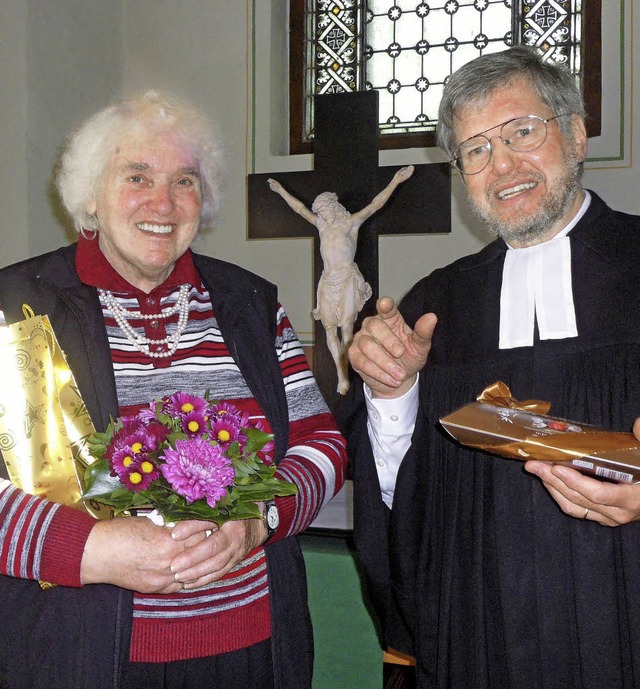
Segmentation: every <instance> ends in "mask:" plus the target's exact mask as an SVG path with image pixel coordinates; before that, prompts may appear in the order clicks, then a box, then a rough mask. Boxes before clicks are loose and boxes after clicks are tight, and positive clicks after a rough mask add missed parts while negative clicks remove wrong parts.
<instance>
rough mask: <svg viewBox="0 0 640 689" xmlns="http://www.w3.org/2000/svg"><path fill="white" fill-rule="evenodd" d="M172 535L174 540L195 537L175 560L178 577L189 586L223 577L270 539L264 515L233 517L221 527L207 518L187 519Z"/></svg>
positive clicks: (203, 584)
mask: <svg viewBox="0 0 640 689" xmlns="http://www.w3.org/2000/svg"><path fill="white" fill-rule="evenodd" d="M207 532H208V537H207V538H204V539H203V538H202V535H203V534H206V533H207ZM171 535H172V537H173V539H174V540H179V541H182V540H185V541H187V542H190V541H193V544H191V543H189V545H190V547H189V548H188V549H187V550H185V551H184V552H182V553H180V555H178V556H177V557H176V558H175V559H174V560H173V561H172V563H171V571H172V572H173V573H174V576H175V579H176V581H179V582H181V583H182V584H183V588H184V589H186V590H189V589H195V588H199V587H200V586H206V585H207V584H210V583H211V582H213V581H217V580H218V579H221V578H222V577H223V576H224V575H225V574H227V573H228V572H229V571H231V570H232V569H233V568H234V567H235V566H236V565H237V564H238V563H239V562H241V561H242V560H243V559H244V558H245V557H246V556H247V555H248V553H250V552H251V551H252V550H253V549H254V548H257V547H258V546H259V545H260V544H261V543H263V542H264V541H265V540H266V538H267V529H266V527H265V525H264V522H263V521H262V519H242V520H236V521H229V522H226V523H225V524H223V525H222V526H221V527H218V526H216V524H213V523H212V522H207V521H184V522H179V523H178V524H176V525H175V526H174V527H173V530H172V532H171Z"/></svg>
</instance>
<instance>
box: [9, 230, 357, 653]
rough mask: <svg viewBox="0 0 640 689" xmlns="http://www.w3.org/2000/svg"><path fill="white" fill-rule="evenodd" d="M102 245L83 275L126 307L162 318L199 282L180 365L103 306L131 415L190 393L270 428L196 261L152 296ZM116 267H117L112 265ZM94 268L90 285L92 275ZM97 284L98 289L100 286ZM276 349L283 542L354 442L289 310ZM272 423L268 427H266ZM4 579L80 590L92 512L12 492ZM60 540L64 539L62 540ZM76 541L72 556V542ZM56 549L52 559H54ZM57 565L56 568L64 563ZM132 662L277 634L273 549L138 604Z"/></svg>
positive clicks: (149, 325) (332, 482) (147, 324)
mask: <svg viewBox="0 0 640 689" xmlns="http://www.w3.org/2000/svg"><path fill="white" fill-rule="evenodd" d="M96 248H97V242H96V243H94V244H91V243H88V244H84V243H83V242H81V243H80V244H79V248H78V257H77V267H78V272H79V274H80V276H81V278H82V279H83V281H85V282H90V281H91V280H92V279H93V284H95V286H99V287H102V288H106V289H111V290H112V291H113V293H114V294H115V296H116V298H117V299H118V301H119V303H120V304H121V305H122V306H123V307H125V308H127V309H131V310H135V311H141V312H142V313H158V312H159V311H160V310H161V309H163V308H166V307H167V305H171V304H173V303H174V302H175V299H176V296H177V292H178V285H179V284H189V285H190V286H191V287H190V292H189V322H188V325H187V327H186V329H185V331H184V332H183V334H182V337H181V339H180V345H179V347H178V350H177V351H176V352H175V354H174V355H173V356H172V357H171V358H170V359H150V358H149V357H147V356H146V355H144V354H142V353H140V352H138V350H136V349H135V348H134V347H133V346H132V345H131V344H130V343H129V341H128V340H127V339H126V338H125V337H123V333H122V331H121V330H120V328H119V327H118V326H117V324H116V323H115V321H114V320H113V319H112V315H111V314H110V312H109V311H108V309H107V307H106V304H104V303H103V313H104V316H105V325H106V328H107V333H108V337H109V342H110V346H111V351H112V359H113V365H114V371H115V377H116V386H117V391H118V398H119V401H120V407H121V409H120V411H121V412H122V413H130V412H131V411H132V408H138V407H139V406H141V405H143V404H146V403H147V402H148V401H150V400H151V399H153V398H155V397H158V396H162V395H165V394H171V393H173V392H175V391H176V390H185V391H189V392H192V393H194V394H200V395H201V394H204V392H205V391H206V390H209V391H210V396H211V397H212V398H216V399H226V400H230V401H233V402H234V403H235V404H237V405H238V406H239V407H241V408H243V409H245V410H247V411H248V412H249V413H250V414H251V415H252V416H254V417H259V418H262V419H264V416H263V414H262V411H261V410H260V409H259V408H258V406H257V404H256V402H255V400H254V399H253V397H252V395H251V393H250V391H249V389H248V387H247V385H246V383H245V381H244V379H243V377H242V374H241V373H240V371H239V370H238V368H237V366H236V365H235V362H234V361H233V358H232V357H231V356H230V353H229V351H228V350H227V348H226V345H225V343H224V341H223V339H222V337H221V336H220V331H219V329H218V328H217V323H216V319H215V314H214V313H213V311H212V307H211V302H210V299H209V295H208V294H207V292H206V289H205V288H204V287H203V285H202V283H201V281H200V279H199V277H198V274H197V271H196V270H195V268H194V266H193V263H192V261H191V257H190V254H189V253H187V254H185V256H183V257H182V259H180V261H179V262H178V264H177V265H176V268H175V270H174V272H173V273H172V275H171V276H170V278H169V280H168V281H167V282H166V283H165V284H164V285H162V286H161V287H160V288H158V289H156V290H154V291H153V292H151V293H150V294H149V295H146V294H144V293H142V292H138V291H137V290H134V288H132V287H131V286H130V285H127V284H126V283H125V284H124V285H123V284H122V283H123V281H122V279H121V278H119V276H117V275H116V274H115V273H113V271H112V270H111V269H110V266H109V265H108V264H107V263H106V261H105V260H104V258H103V257H102V255H101V254H100V253H99V252H97V254H98V255H96ZM105 264H106V265H105ZM89 266H90V267H91V271H90V276H89V275H88V270H87V268H88V267H89ZM96 282H97V283H98V284H96ZM177 318H178V316H177V314H174V315H173V316H171V317H169V318H167V319H158V322H155V321H154V320H144V321H139V322H136V321H135V320H131V321H130V323H131V325H133V326H134V327H135V328H136V329H137V330H139V332H141V333H142V332H143V331H144V330H145V328H146V333H147V336H149V337H152V338H153V339H162V338H163V337H164V335H165V334H171V332H172V331H173V329H174V328H175V323H176V321H177ZM275 347H276V349H277V354H278V359H279V361H280V364H281V370H282V375H283V380H284V384H285V391H286V397H287V403H288V408H289V414H290V439H289V450H288V452H287V454H286V456H285V458H284V459H283V460H282V461H281V462H280V464H279V466H278V476H280V477H282V478H285V479H287V480H290V481H293V482H295V483H296V484H297V486H298V489H299V490H298V494H297V495H296V496H291V497H287V498H279V499H278V507H279V511H280V526H279V529H278V532H277V533H276V535H275V537H274V540H275V539H279V538H283V537H285V536H288V535H291V534H295V533H299V532H300V531H301V530H303V529H304V528H306V527H307V526H308V525H309V523H310V522H311V521H312V520H313V519H314V518H315V516H316V515H317V513H318V512H319V510H320V509H321V507H322V506H323V505H324V504H325V503H326V502H327V501H328V500H330V499H331V497H332V496H333V495H334V493H335V492H336V491H337V490H338V489H339V487H340V486H341V485H342V481H343V468H344V464H345V451H344V441H343V440H342V438H341V436H340V435H339V433H338V431H337V429H336V426H335V421H334V420H333V418H332V417H331V415H330V414H329V413H328V411H327V408H326V405H325V404H324V401H323V400H322V398H321V396H320V393H319V391H318V388H317V386H316V384H315V382H314V380H313V377H312V375H311V373H310V371H309V368H308V366H307V363H306V360H305V358H304V355H303V353H302V349H301V347H300V344H299V342H298V340H297V338H296V336H295V333H294V331H293V329H292V327H291V325H290V323H289V321H288V319H287V316H286V314H285V312H284V310H283V309H282V308H280V309H279V311H278V314H277V336H276V342H275ZM264 423H265V424H266V420H264ZM0 524H2V525H3V527H2V528H3V531H4V533H3V538H1V539H0V544H1V545H0V547H1V548H2V550H1V551H0V571H1V572H3V573H7V574H10V575H12V576H21V577H26V578H43V579H48V580H50V581H56V582H57V583H63V584H66V585H76V586H77V585H79V580H78V579H79V564H80V560H81V557H82V546H83V544H84V540H85V539H86V536H87V535H88V531H89V530H90V526H91V523H90V520H87V518H86V515H83V514H81V513H79V512H74V511H73V510H69V509H68V508H61V507H59V506H57V505H53V504H51V503H46V502H44V501H42V500H38V499H36V498H31V497H29V496H26V495H24V494H22V493H21V492H20V491H17V490H15V489H11V488H10V489H8V490H5V491H4V492H2V493H0ZM54 535H55V536H56V538H57V539H58V540H55V539H53V540H52V536H54ZM62 541H64V546H65V548H64V552H62V553H61V551H60V545H61V542H62ZM49 550H51V552H49ZM54 557H55V560H56V562H54V561H53V560H54ZM133 614H134V627H133V637H132V642H131V653H130V658H131V659H132V660H138V661H158V662H160V661H169V660H175V659H181V658H190V657H199V656H204V655H210V654H215V653H222V652H226V651H229V650H234V649H237V648H242V647H245V646H247V645H250V644H252V643H255V642H257V641H260V640H262V639H264V638H267V637H268V636H269V633H270V619H269V588H268V581H267V574H266V563H265V557H264V551H263V549H262V548H258V549H257V550H255V551H254V552H252V553H250V554H249V556H248V557H247V558H246V559H245V560H244V561H243V562H242V563H240V564H239V565H238V566H237V567H236V568H235V569H234V571H232V572H230V573H229V574H228V575H227V576H226V577H224V578H223V579H222V580H221V581H219V582H215V583H214V584H212V585H209V586H207V587H203V588H202V589H199V590H197V591H189V592H184V593H181V594H176V595H163V596H160V595H159V596H148V595H145V596H142V595H136V596H135V602H134V613H133Z"/></svg>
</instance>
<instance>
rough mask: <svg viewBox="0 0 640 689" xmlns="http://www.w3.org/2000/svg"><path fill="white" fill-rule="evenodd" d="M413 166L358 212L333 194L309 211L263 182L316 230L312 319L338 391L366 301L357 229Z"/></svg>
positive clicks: (272, 183)
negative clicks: (317, 270)
mask: <svg viewBox="0 0 640 689" xmlns="http://www.w3.org/2000/svg"><path fill="white" fill-rule="evenodd" d="M413 171H414V167H413V165H408V166H407V167H403V168H401V169H400V170H398V171H397V172H396V174H395V175H394V176H393V179H392V180H391V182H389V184H388V185H387V186H386V187H385V188H384V189H383V190H382V191H381V192H380V193H379V194H378V195H377V196H376V197H375V198H374V199H373V200H372V201H371V203H370V204H368V205H367V206H365V207H364V208H363V209H362V210H360V211H358V212H357V213H353V214H351V213H349V211H348V210H347V209H346V208H345V207H344V206H343V205H342V204H341V203H340V202H339V201H338V196H337V194H335V193H333V192H331V191H325V192H323V193H322V194H319V195H318V196H317V197H316V198H315V200H314V202H313V205H312V206H311V210H309V209H308V208H307V207H306V206H305V205H304V203H302V201H300V200H299V199H297V198H295V197H294V196H292V195H291V194H290V193H289V192H288V191H286V189H284V188H283V187H282V185H281V184H280V183H279V182H278V181H276V180H275V179H269V180H267V181H268V183H269V187H270V188H271V190H272V191H275V192H276V194H279V195H280V196H281V197H282V198H283V199H284V200H285V201H286V202H287V204H288V205H289V207H290V208H292V209H293V210H294V211H295V212H296V213H298V214H299V215H300V216H302V217H303V218H304V219H305V220H307V221H309V222H310V223H311V224H312V225H315V227H316V228H317V229H318V235H319V236H320V255H321V256H322V263H323V269H322V275H321V276H320V281H319V282H318V290H317V294H316V308H315V309H314V310H313V317H314V318H315V319H316V320H319V321H320V322H321V323H322V325H323V326H324V329H325V331H326V335H327V346H328V347H329V351H330V352H331V356H332V358H333V361H334V363H335V366H336V371H337V373H338V388H337V390H338V392H339V393H340V394H341V395H344V394H346V392H347V390H348V389H349V376H348V367H349V364H348V361H347V354H346V353H347V349H348V347H349V345H350V344H351V341H352V339H353V325H354V323H355V321H356V318H357V317H358V313H359V312H360V310H361V309H362V307H363V306H364V305H365V303H366V301H367V300H368V299H369V298H370V297H371V287H370V285H369V283H367V282H366V281H365V279H364V277H363V276H362V273H361V272H360V269H359V268H358V266H357V265H356V263H355V262H354V257H355V254H356V246H357V243H358V230H359V229H360V226H361V225H362V223H363V222H364V221H365V220H367V219H368V218H370V217H371V216H372V215H373V214H374V213H375V212H376V211H379V210H380V209H381V208H382V207H383V206H384V205H385V203H386V202H387V201H388V200H389V198H390V196H391V194H392V193H393V192H394V190H395V189H396V187H397V186H398V185H399V184H401V183H402V182H405V181H406V180H408V179H409V177H411V175H412V174H413Z"/></svg>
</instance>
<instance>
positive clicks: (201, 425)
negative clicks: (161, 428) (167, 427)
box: [180, 410, 207, 436]
mask: <svg viewBox="0 0 640 689" xmlns="http://www.w3.org/2000/svg"><path fill="white" fill-rule="evenodd" d="M180 423H181V426H182V430H183V431H184V432H185V433H186V434H187V435H188V436H194V435H200V434H201V433H204V432H205V431H206V430H207V420H206V418H205V415H204V414H203V413H202V412H200V411H195V410H194V411H191V412H189V413H188V414H185V415H184V416H183V417H182V419H181V422H180Z"/></svg>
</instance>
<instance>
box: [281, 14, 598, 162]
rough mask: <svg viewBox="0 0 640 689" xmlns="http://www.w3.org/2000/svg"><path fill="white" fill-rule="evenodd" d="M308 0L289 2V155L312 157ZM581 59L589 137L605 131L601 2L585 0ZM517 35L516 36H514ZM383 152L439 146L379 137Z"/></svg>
mask: <svg viewBox="0 0 640 689" xmlns="http://www.w3.org/2000/svg"><path fill="white" fill-rule="evenodd" d="M305 4H306V3H305V0H289V153H290V154H292V155H295V154H302V153H313V141H304V140H303V130H304V100H305V93H304V83H305V79H304V70H305V64H304V60H305ZM582 13H583V18H582V43H581V46H580V56H581V65H582V79H583V80H582V84H583V93H584V101H585V109H586V111H587V120H586V127H587V135H588V136H590V137H592V136H598V135H599V134H600V132H601V129H602V124H601V120H602V110H601V95H602V0H583V7H582ZM515 33H516V32H515V31H514V35H515ZM379 146H380V149H403V148H429V147H434V146H436V137H435V132H417V133H413V134H386V135H383V134H381V135H380V139H379Z"/></svg>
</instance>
